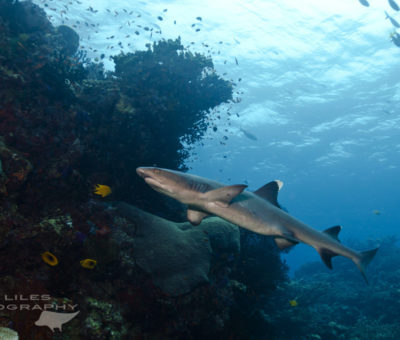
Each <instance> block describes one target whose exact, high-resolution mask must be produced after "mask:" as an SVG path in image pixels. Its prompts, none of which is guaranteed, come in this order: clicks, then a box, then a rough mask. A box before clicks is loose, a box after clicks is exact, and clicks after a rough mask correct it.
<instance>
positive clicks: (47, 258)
mask: <svg viewBox="0 0 400 340" xmlns="http://www.w3.org/2000/svg"><path fill="white" fill-rule="evenodd" d="M41 256H42V260H43V262H45V263H47V264H48V265H49V266H52V267H54V266H56V265H58V259H57V257H55V255H53V254H52V253H50V252H49V251H45V252H44V253H42V254H41Z"/></svg>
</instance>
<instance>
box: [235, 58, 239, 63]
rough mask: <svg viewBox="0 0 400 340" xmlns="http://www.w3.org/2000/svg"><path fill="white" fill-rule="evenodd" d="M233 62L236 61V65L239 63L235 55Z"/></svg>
mask: <svg viewBox="0 0 400 340" xmlns="http://www.w3.org/2000/svg"><path fill="white" fill-rule="evenodd" d="M235 63H236V65H239V62H238V60H237V58H236V57H235Z"/></svg>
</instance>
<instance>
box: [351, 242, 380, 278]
mask: <svg viewBox="0 0 400 340" xmlns="http://www.w3.org/2000/svg"><path fill="white" fill-rule="evenodd" d="M378 249H379V247H378V248H375V249H371V250H366V251H361V252H360V253H359V257H358V258H357V259H355V260H353V262H354V263H355V264H356V266H357V267H358V269H359V270H360V272H361V275H362V276H363V278H364V280H365V282H366V283H367V284H368V280H367V277H366V276H365V268H366V267H367V266H368V265H369V263H370V262H371V261H372V259H373V258H374V256H375V254H376V252H377V251H378Z"/></svg>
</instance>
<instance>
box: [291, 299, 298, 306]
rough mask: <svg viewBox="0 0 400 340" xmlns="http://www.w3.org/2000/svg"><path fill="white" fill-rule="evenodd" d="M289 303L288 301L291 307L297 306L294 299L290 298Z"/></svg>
mask: <svg viewBox="0 0 400 340" xmlns="http://www.w3.org/2000/svg"><path fill="white" fill-rule="evenodd" d="M289 303H290V305H291V306H292V307H297V305H298V303H297V301H296V300H290V301H289Z"/></svg>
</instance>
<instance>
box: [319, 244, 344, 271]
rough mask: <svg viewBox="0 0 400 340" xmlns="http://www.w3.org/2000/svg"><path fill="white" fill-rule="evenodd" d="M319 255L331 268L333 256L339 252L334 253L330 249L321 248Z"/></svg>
mask: <svg viewBox="0 0 400 340" xmlns="http://www.w3.org/2000/svg"><path fill="white" fill-rule="evenodd" d="M318 253H319V255H320V256H321V259H322V261H323V262H324V263H325V264H326V266H327V267H328V268H329V269H332V257H334V256H338V255H339V254H336V253H334V252H333V251H331V250H329V249H324V248H322V249H319V250H318Z"/></svg>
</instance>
